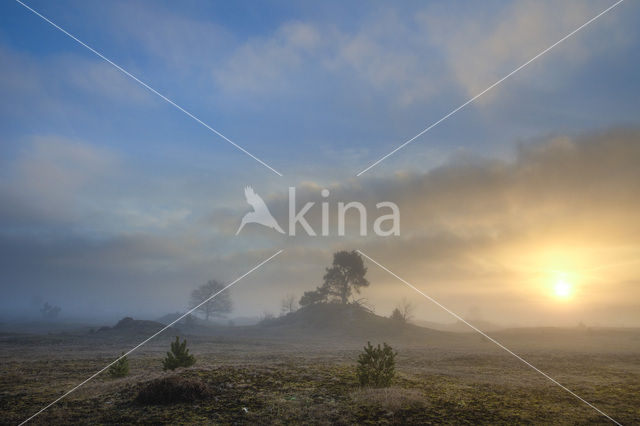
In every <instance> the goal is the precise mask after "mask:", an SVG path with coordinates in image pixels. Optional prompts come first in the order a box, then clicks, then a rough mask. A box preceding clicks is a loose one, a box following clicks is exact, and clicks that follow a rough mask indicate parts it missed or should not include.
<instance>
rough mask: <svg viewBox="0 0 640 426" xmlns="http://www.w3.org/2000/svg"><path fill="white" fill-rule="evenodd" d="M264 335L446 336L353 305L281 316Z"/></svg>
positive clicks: (266, 324) (268, 322)
mask: <svg viewBox="0 0 640 426" xmlns="http://www.w3.org/2000/svg"><path fill="white" fill-rule="evenodd" d="M258 327H259V328H260V329H261V330H262V333H263V334H265V335H288V336H290V337H292V338H311V339H312V338H314V337H321V338H326V337H329V338H353V337H357V338H358V341H362V340H363V339H364V340H365V341H366V339H371V340H372V341H380V340H381V339H387V340H388V341H398V340H404V341H406V340H411V341H416V340H422V339H424V338H428V337H433V336H436V335H437V336H442V335H446V334H449V333H445V332H440V331H435V330H431V329H427V328H424V327H419V326H416V325H413V324H402V323H399V322H398V321H394V320H392V319H390V318H385V317H381V316H379V315H376V314H374V313H372V312H370V311H369V310H367V309H365V308H363V307H361V306H359V305H356V304H346V305H345V304H341V303H317V304H313V305H309V306H305V307H303V308H300V309H298V310H297V311H295V312H292V313H290V314H287V315H285V316H282V317H278V318H274V319H270V320H266V321H263V322H262V323H260V325H259V326H258Z"/></svg>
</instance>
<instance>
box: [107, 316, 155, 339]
mask: <svg viewBox="0 0 640 426" xmlns="http://www.w3.org/2000/svg"><path fill="white" fill-rule="evenodd" d="M163 327H164V324H161V323H159V322H156V321H147V320H136V319H133V318H131V317H125V318H122V319H121V320H120V321H118V323H117V324H116V325H114V326H113V327H101V328H99V329H98V331H97V333H103V334H104V333H108V334H118V335H138V334H144V335H149V334H154V333H156V332H157V331H158V330H160V329H162V328H163Z"/></svg>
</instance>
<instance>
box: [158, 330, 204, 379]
mask: <svg viewBox="0 0 640 426" xmlns="http://www.w3.org/2000/svg"><path fill="white" fill-rule="evenodd" d="M195 363H196V359H195V357H194V356H193V355H191V354H189V349H187V339H184V341H183V342H180V338H179V337H177V336H176V340H175V342H173V343H171V351H170V352H167V357H166V358H165V359H164V360H163V361H162V369H163V370H164V371H166V370H175V369H176V368H178V367H191V366H192V365H193V364H195Z"/></svg>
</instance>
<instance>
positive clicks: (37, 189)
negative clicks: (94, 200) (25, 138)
mask: <svg viewBox="0 0 640 426" xmlns="http://www.w3.org/2000/svg"><path fill="white" fill-rule="evenodd" d="M117 162H118V159H117V156H116V155H115V154H114V153H112V152H111V151H109V150H107V149H104V148H99V147H96V146H92V145H90V144H87V143H86V142H81V141H77V140H69V139H65V138H59V137H47V136H44V137H35V138H33V139H32V140H31V141H29V142H28V143H27V144H26V146H24V147H23V148H22V149H21V150H20V152H19V153H18V156H17V158H16V159H15V160H14V161H13V162H12V163H10V165H9V166H8V173H7V174H6V175H5V176H3V177H2V178H1V179H0V196H1V197H2V198H4V199H6V200H11V201H10V202H7V203H2V208H0V215H1V216H2V217H3V219H4V222H5V223H4V224H5V226H6V225H8V223H11V222H12V221H18V222H22V221H27V222H28V221H29V220H36V221H41V220H44V221H47V222H49V221H56V220H61V221H64V222H67V221H69V220H73V218H74V217H75V218H77V215H76V213H77V210H76V208H77V207H78V206H79V205H80V204H82V201H83V196H84V195H86V194H87V192H86V191H87V190H89V189H90V188H91V187H92V186H93V185H95V184H96V182H97V181H98V180H100V179H103V178H105V177H107V176H109V175H112V174H113V173H114V172H115V170H116V168H117ZM7 221H9V222H7Z"/></svg>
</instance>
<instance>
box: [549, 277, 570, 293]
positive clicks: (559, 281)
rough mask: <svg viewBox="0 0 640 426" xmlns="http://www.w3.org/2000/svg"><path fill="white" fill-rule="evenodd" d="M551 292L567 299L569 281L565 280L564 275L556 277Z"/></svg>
mask: <svg viewBox="0 0 640 426" xmlns="http://www.w3.org/2000/svg"><path fill="white" fill-rule="evenodd" d="M553 293H554V294H555V296H556V297H557V298H559V299H568V298H569V296H571V283H570V282H569V281H567V278H566V276H564V275H561V276H559V277H557V278H556V282H555V283H554V285H553Z"/></svg>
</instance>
